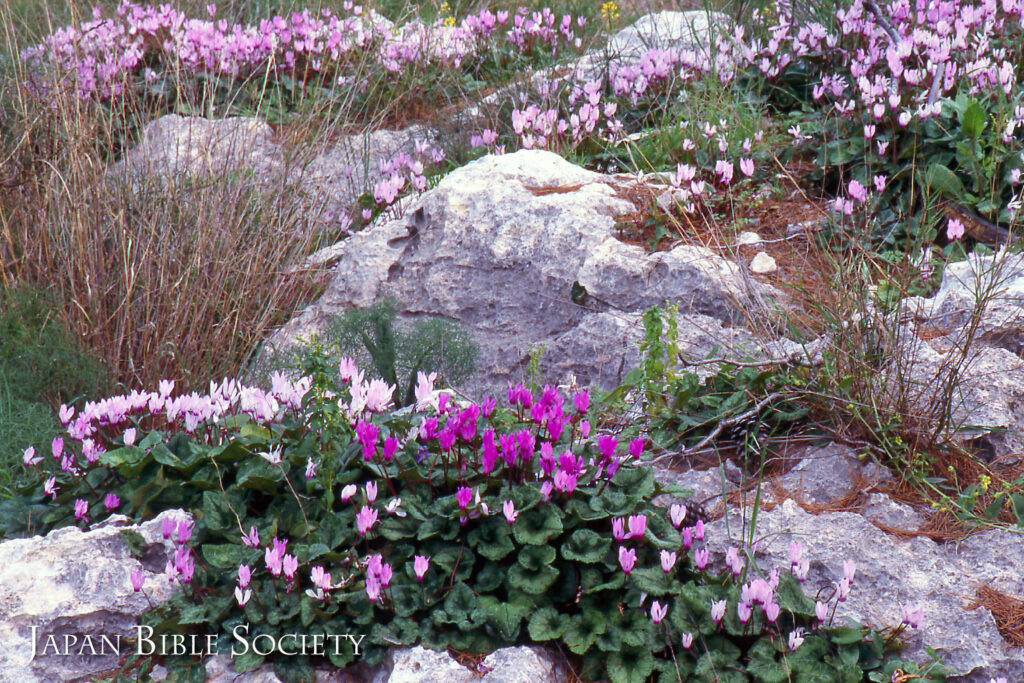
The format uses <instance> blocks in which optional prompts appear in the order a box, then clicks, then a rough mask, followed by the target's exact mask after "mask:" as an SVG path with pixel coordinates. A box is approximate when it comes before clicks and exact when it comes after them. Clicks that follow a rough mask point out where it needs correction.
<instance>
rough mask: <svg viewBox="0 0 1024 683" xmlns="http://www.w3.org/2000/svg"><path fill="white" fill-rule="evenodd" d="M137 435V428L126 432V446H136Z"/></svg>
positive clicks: (130, 428) (131, 428)
mask: <svg viewBox="0 0 1024 683" xmlns="http://www.w3.org/2000/svg"><path fill="white" fill-rule="evenodd" d="M135 434H136V431H135V427H129V428H128V429H126V430H124V445H125V446H134V445H135Z"/></svg>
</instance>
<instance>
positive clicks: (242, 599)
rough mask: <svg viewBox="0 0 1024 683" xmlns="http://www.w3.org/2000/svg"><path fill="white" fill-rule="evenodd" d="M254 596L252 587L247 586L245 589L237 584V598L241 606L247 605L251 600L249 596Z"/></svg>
mask: <svg viewBox="0 0 1024 683" xmlns="http://www.w3.org/2000/svg"><path fill="white" fill-rule="evenodd" d="M251 597H252V589H251V588H246V589H245V590H244V591H243V590H242V589H241V588H239V587H238V586H235V600H237V601H238V606H239V607H245V603H247V602H249V598H251Z"/></svg>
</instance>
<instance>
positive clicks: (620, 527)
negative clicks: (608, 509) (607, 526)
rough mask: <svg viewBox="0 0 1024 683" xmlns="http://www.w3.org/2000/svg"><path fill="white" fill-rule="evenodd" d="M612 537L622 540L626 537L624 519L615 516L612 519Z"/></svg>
mask: <svg viewBox="0 0 1024 683" xmlns="http://www.w3.org/2000/svg"><path fill="white" fill-rule="evenodd" d="M612 538H614V539H615V540H616V541H622V540H624V539H625V538H626V520H624V519H623V518H621V517H616V518H614V519H613V520H612Z"/></svg>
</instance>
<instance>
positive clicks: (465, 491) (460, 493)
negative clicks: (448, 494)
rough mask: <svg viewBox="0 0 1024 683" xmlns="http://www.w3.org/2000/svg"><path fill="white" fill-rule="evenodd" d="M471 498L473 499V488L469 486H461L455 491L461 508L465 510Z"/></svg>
mask: <svg viewBox="0 0 1024 683" xmlns="http://www.w3.org/2000/svg"><path fill="white" fill-rule="evenodd" d="M471 500H473V489H471V488H469V487H468V486H460V487H459V488H458V490H457V491H456V492H455V501H456V502H457V503H458V504H459V509H460V510H465V509H466V506H468V505H469V502H470V501H471Z"/></svg>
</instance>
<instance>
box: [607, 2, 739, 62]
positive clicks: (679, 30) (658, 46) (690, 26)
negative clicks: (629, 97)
mask: <svg viewBox="0 0 1024 683" xmlns="http://www.w3.org/2000/svg"><path fill="white" fill-rule="evenodd" d="M732 26H733V23H732V19H730V18H729V17H728V16H726V15H725V14H722V13H721V12H708V11H705V10H689V11H684V12H675V11H669V10H666V11H662V12H654V13H652V14H645V15H644V16H642V17H640V18H639V19H637V20H636V21H635V22H633V23H632V24H630V25H629V26H627V27H626V28H624V29H622V30H621V31H619V32H618V33H616V34H615V35H614V36H612V37H611V38H609V39H608V45H607V48H606V50H607V52H608V53H610V54H611V55H613V56H614V57H615V58H617V59H619V60H621V61H623V62H626V61H635V60H637V59H639V58H640V57H642V56H643V55H644V54H646V53H647V51H648V50H676V51H682V50H692V51H694V52H697V53H700V54H703V55H706V56H712V55H714V53H715V50H716V48H717V46H718V42H719V41H720V40H721V39H722V36H723V35H725V34H726V33H728V32H729V31H731V30H732Z"/></svg>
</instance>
